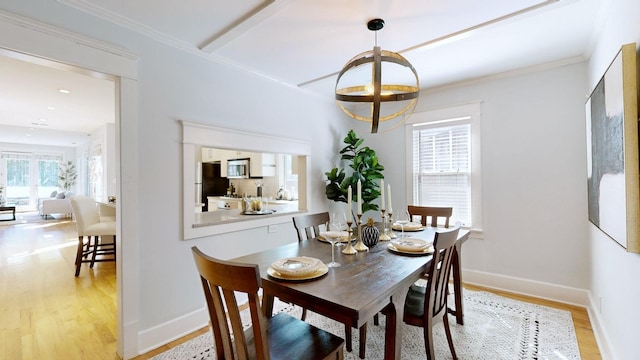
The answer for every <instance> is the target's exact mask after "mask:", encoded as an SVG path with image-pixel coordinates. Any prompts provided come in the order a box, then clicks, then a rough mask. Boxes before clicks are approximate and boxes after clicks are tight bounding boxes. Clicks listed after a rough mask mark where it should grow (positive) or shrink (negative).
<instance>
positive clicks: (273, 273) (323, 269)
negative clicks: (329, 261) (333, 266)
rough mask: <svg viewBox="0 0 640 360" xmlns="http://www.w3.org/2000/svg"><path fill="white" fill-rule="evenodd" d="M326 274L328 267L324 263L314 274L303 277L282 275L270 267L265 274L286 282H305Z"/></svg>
mask: <svg viewBox="0 0 640 360" xmlns="http://www.w3.org/2000/svg"><path fill="white" fill-rule="evenodd" d="M327 272H329V267H328V266H327V265H326V264H325V263H321V264H320V265H319V266H318V267H317V268H316V270H315V271H314V272H312V273H310V274H307V275H304V276H288V275H283V274H280V273H279V272H277V271H276V270H275V269H274V268H272V267H271V266H269V267H268V268H267V274H269V276H271V277H274V278H276V279H280V280H287V281H305V280H311V279H316V278H319V277H321V276H323V275H325V274H326V273H327Z"/></svg>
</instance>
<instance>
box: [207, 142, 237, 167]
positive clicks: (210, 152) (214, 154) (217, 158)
mask: <svg viewBox="0 0 640 360" xmlns="http://www.w3.org/2000/svg"><path fill="white" fill-rule="evenodd" d="M235 153H236V151H232V150H225V149H215V148H206V147H203V148H202V162H205V163H206V162H222V161H226V160H228V159H230V158H232V157H233V156H234V154H235ZM225 167H226V164H225Z"/></svg>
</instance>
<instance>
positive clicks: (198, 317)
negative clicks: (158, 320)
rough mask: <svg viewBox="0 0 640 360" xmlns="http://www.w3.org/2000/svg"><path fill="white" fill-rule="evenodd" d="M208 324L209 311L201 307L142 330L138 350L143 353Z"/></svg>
mask: <svg viewBox="0 0 640 360" xmlns="http://www.w3.org/2000/svg"><path fill="white" fill-rule="evenodd" d="M208 325H209V313H208V312H207V308H206V307H203V308H201V309H199V310H196V311H193V312H191V313H188V314H186V315H183V316H181V317H178V318H175V319H172V320H170V321H167V322H166V323H164V324H160V325H157V326H154V327H152V328H149V329H146V330H143V331H141V332H140V333H139V335H138V340H139V349H140V350H139V351H140V354H138V355H141V354H144V353H146V352H149V351H151V350H153V349H156V348H158V347H160V346H162V345H165V344H167V343H169V342H171V341H173V340H176V339H179V338H181V337H183V336H185V335H188V334H191V333H192V332H194V331H196V330H200V329H202V328H203V327H205V326H208Z"/></svg>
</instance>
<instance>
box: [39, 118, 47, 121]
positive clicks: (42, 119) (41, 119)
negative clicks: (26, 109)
mask: <svg viewBox="0 0 640 360" xmlns="http://www.w3.org/2000/svg"><path fill="white" fill-rule="evenodd" d="M38 120H40V121H47V119H44V118H40V119H38Z"/></svg>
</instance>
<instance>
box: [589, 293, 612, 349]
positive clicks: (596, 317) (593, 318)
mask: <svg viewBox="0 0 640 360" xmlns="http://www.w3.org/2000/svg"><path fill="white" fill-rule="evenodd" d="M589 302H590V303H591V306H590V307H588V308H587V311H588V312H589V321H590V322H591V329H592V330H593V336H595V338H596V343H597V344H598V350H600V355H601V356H602V360H614V359H615V356H614V355H613V351H611V346H610V345H609V341H607V336H606V332H605V328H604V326H602V322H601V321H600V312H599V311H598V308H599V307H598V305H597V302H596V301H595V300H594V299H593V296H592V294H591V293H589Z"/></svg>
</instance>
